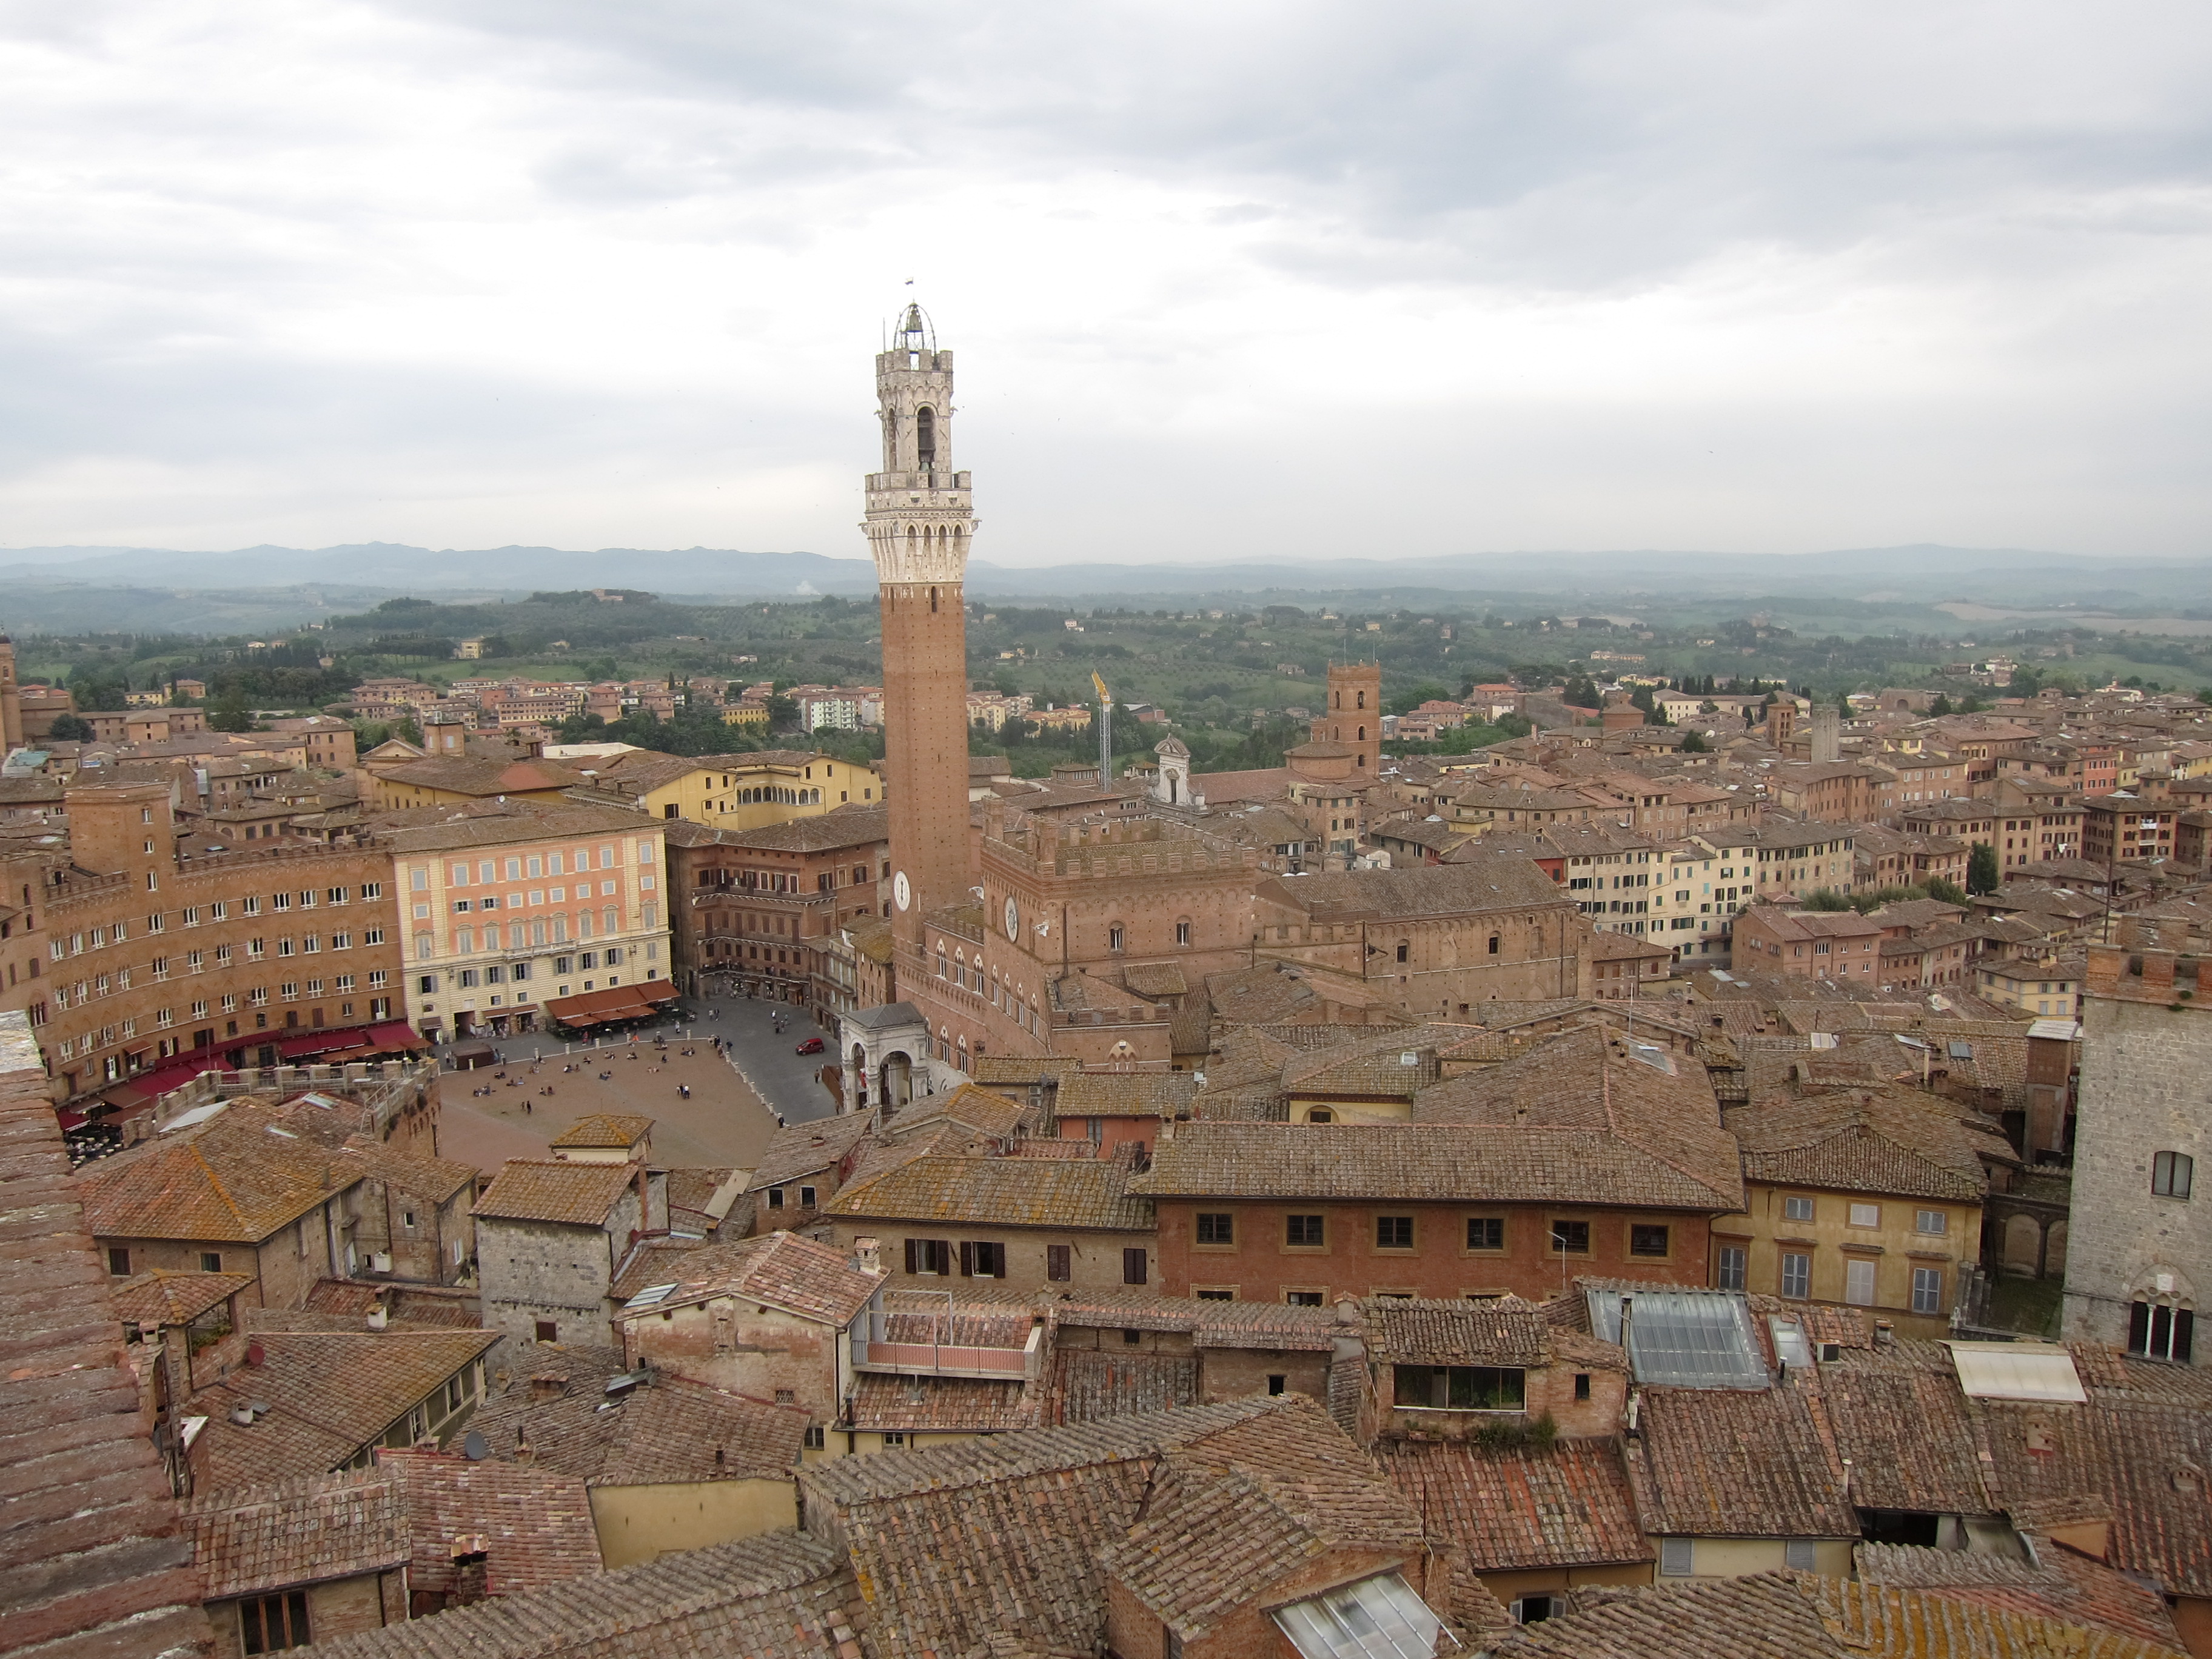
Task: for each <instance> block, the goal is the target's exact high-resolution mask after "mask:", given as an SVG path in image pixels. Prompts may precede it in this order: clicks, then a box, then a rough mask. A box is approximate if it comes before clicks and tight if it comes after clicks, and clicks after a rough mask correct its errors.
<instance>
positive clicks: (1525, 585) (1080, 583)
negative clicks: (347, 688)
mask: <svg viewBox="0 0 2212 1659" xmlns="http://www.w3.org/2000/svg"><path fill="white" fill-rule="evenodd" d="M599 586H641V587H647V588H650V589H651V590H653V592H658V593H661V594H665V595H669V596H671V597H685V598H690V599H790V598H793V597H794V596H804V595H806V594H811V593H837V594H845V595H859V594H865V593H868V592H872V591H873V590H874V587H875V572H874V569H873V567H872V565H871V564H870V563H869V562H868V561H867V560H866V559H864V558H842V559H841V558H828V557H825V556H823V555H821V554H817V553H804V552H788V553H759V552H744V551H739V550H730V549H723V548H706V547H690V548H682V549H675V550H657V549H648V548H600V549H598V550H592V551H577V550H568V549H562V548H550V547H495V548H482V549H471V550H454V549H434V548H425V547H411V546H406V545H403V544H397V543H391V542H367V543H359V544H349V545H345V546H340V547H322V548H312V549H302V548H290V547H274V546H265V545H264V546H259V547H247V548H240V549H237V550H233V551H228V552H222V553H206V552H197V553H195V552H183V551H179V550H173V549H167V548H125V547H24V548H14V549H0V623H5V624H7V625H9V626H14V627H52V628H82V627H87V626H94V625H102V626H107V627H112V628H118V629H144V628H149V627H158V626H164V625H166V626H167V627H169V628H173V629H213V630H220V629H254V628H265V627H276V626H279V625H282V623H283V621H284V619H286V618H298V617H311V616H313V614H315V613H316V612H317V611H326V610H330V609H334V608H344V607H347V606H351V605H360V604H362V603H364V602H366V603H374V601H375V600H376V599H380V598H386V597H389V596H391V595H393V594H400V593H416V594H422V595H426V596H428V595H438V596H441V597H443V596H447V595H459V594H471V595H484V596H493V595H499V594H506V595H510V596H512V595H516V594H521V593H526V592H531V591H532V590H538V589H546V588H574V587H599ZM968 586H969V589H970V590H971V591H972V592H975V594H977V595H978V596H979V597H984V598H988V599H995V600H1000V601H1006V602H1011V601H1014V600H1018V599H1037V600H1043V601H1047V602H1054V603H1073V602H1076V601H1079V600H1080V601H1087V602H1090V603H1093V604H1097V603H1109V604H1110V603H1121V604H1130V605H1134V604H1137V603H1139V602H1148V603H1166V604H1175V603H1182V604H1190V603H1193V602H1194V601H1196V600H1199V599H1206V598H1218V599H1235V598H1237V597H1239V596H1261V595H1265V596H1267V597H1269V598H1273V599H1281V600H1285V601H1287V602H1297V601H1298V600H1300V599H1308V600H1322V601H1335V602H1339V603H1352V604H1374V603H1376V602H1381V603H1384V604H1393V603H1395V604H1398V605H1423V604H1443V603H1449V602H1453V601H1458V602H1461V603H1465V602H1467V601H1468V600H1469V599H1475V598H1478V597H1481V596H1490V597H1492V598H1495V599H1498V600H1499V601H1501V602H1511V601H1513V600H1516V599H1518V600H1521V601H1523V602H1534V603H1538V604H1549V603H1552V602H1553V601H1555V600H1556V601H1558V602H1559V603H1561V604H1562V605H1563V607H1564V606H1565V605H1566V604H1568V603H1571V602H1577V601H1578V602H1581V603H1584V604H1591V603H1595V602H1596V601H1598V600H1600V599H1611V600H1614V601H1618V602H1620V603H1623V604H1626V605H1637V604H1638V602H1639V601H1640V600H1649V601H1650V602H1653V603H1659V602H1663V601H1667V600H1675V601H1682V600H1692V599H1695V600H1699V601H1704V602H1705V603H1706V604H1708V605H1710V604H1711V603H1714V602H1718V603H1723V604H1729V603H1733V602H1735V601H1738V600H1740V601H1741V603H1742V605H1743V606H1744V608H1745V609H1747V610H1749V609H1752V608H1754V607H1755V606H1756V605H1758V604H1759V602H1760V601H1761V598H1762V596H1765V597H1766V598H1768V599H1772V598H1775V597H1782V598H1797V599H1807V598H1812V597H1815V596H1821V597H1827V598H1832V599H1844V600H1854V601H1856V600H1861V599H1865V600H1874V601H1881V602H1884V603H1893V604H1899V605H1907V606H1925V605H1934V604H1937V603H1941V602H1943V601H1947V600H1981V601H2002V602H2005V603H2009V604H2015V605H2081V606H2084V607H2110V608H2121V609H2125V608H2130V607H2132V608H2136V609H2145V610H2152V611H2156V610H2173V609H2177V608H2187V607H2203V606H2207V605H2212V560H2208V559H2188V560H2181V559H2172V560H2167V559H2148V558H2134V557H2116V558H2109V559H2100V558H2089V557H2085V556H2081V555H2075V554H2064V553H2050V552H2039V551H2036V550H2032V549H2021V548H1968V547H1946V546H1940V545H1934V544H1926V545H1917V546H1909V547H1886V548H1850V549H1842V550H1834V551H1829V552H1821V553H1803V554H1755V553H1754V554H1745V553H1700V552H1694V551H1683V550H1664V549H1656V548H1655V549H1641V550H1605V551H1597V552H1573V551H1560V550H1549V551H1544V550H1539V551H1528V552H1510V553H1470V554H1467V555H1464V556H1452V557H1446V558H1413V559H1344V560H1336V561H1331V562H1326V563H1304V564H1295V563H1284V562H1279V561H1276V562H1265V563H1255V562H1214V563H1192V562H1184V563H1178V564H1067V565H1054V566H1048V567H1043V568H1015V567H1011V566H1005V565H998V564H994V563H991V562H988V561H987V560H978V561H976V562H975V563H973V564H972V565H970V566H969V581H968ZM95 596H98V597H97V599H96V600H95ZM94 615H96V616H97V617H98V618H99V619H100V620H99V622H98V623H94V622H92V621H88V620H86V618H87V617H91V616H94Z"/></svg>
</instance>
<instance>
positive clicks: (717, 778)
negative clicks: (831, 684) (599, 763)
mask: <svg viewBox="0 0 2212 1659" xmlns="http://www.w3.org/2000/svg"><path fill="white" fill-rule="evenodd" d="M604 775H605V778H606V780H607V781H609V782H611V783H615V784H617V785H619V786H622V787H625V788H632V787H634V788H635V791H636V795H635V799H637V800H638V802H639V803H640V804H641V805H643V807H644V808H645V811H646V814H647V817H656V818H688V819H689V820H690V821H691V822H692V823H703V824H706V825H708V826H709V827H711V828H713V829H734V830H744V829H765V828H767V827H768V826H769V825H770V824H774V823H789V822H790V821H791V820H793V818H806V817H819V816H820V815H821V814H823V813H824V812H831V811H836V809H837V808H838V807H840V806H874V805H880V804H881V803H882V801H883V799H884V781H883V776H882V775H881V774H880V773H879V772H878V771H877V770H876V769H874V768H873V767H871V766H866V765H860V764H856V763H854V762H851V761H842V760H837V759H836V758H834V757H830V756H828V755H823V754H819V753H817V752H815V751H813V750H793V749H763V750H756V751H754V752H751V753H748V754H738V755H702V756H698V757H689V758H687V757H678V756H673V755H625V756H623V757H619V759H618V761H617V763H612V764H610V765H609V766H607V767H606V768H605V773H604Z"/></svg>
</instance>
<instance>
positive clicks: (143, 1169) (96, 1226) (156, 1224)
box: [77, 1128, 365, 1244]
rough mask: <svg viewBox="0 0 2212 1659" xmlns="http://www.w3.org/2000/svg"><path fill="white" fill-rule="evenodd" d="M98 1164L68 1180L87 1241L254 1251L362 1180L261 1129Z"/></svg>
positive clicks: (344, 1166)
mask: <svg viewBox="0 0 2212 1659" xmlns="http://www.w3.org/2000/svg"><path fill="white" fill-rule="evenodd" d="M106 1163H107V1160H106V1159H104V1158H103V1159H100V1160H98V1161H96V1162H95V1163H94V1164H90V1165H89V1166H88V1167H87V1169H86V1170H84V1172H83V1173H82V1174H81V1175H79V1176H78V1177H77V1185H78V1192H79V1195H80V1197H81V1200H82V1203H83V1206H84V1215H85V1221H86V1224H87V1225H88V1226H89V1227H90V1228H91V1230H92V1233H93V1237H95V1238H171V1239H184V1240H205V1241H207V1242H208V1243H226V1244H258V1243H261V1242H262V1241H263V1240H264V1239H265V1238H268V1237H270V1236H271V1235H272V1234H274V1233H276V1232H277V1231H279V1230H280V1229H282V1228H284V1227H287V1226H289V1225H291V1224H292V1223H293V1222H294V1221H295V1220H297V1219H298V1218H300V1217H301V1216H302V1215H305V1214H306V1213H307V1212H308V1211H309V1210H312V1209H313V1208H314V1207H315V1206H317V1205H319V1204H320V1203H322V1202H323V1200H325V1199H326V1198H329V1197H331V1196H332V1195H333V1194H337V1193H342V1192H343V1191H345V1190H346V1189H347V1188H349V1187H353V1186H356V1185H357V1184H358V1183H359V1182H361V1180H362V1176H363V1175H364V1173H365V1172H364V1170H362V1167H361V1164H360V1161H359V1160H358V1159H348V1158H344V1157H343V1156H342V1155H340V1154H337V1153H334V1152H331V1151H330V1150H328V1149H326V1148H325V1147H323V1146H318V1145H317V1144H316V1143H314V1142H313V1141H310V1140H303V1139H297V1138H292V1139H286V1138H283V1137H281V1136H272V1135H270V1133H268V1132H267V1130H266V1129H261V1130H248V1129H243V1128H241V1129H228V1128H226V1129H224V1130H222V1131H219V1132H212V1133H204V1134H201V1135H198V1136H196V1137H195V1138H193V1139H191V1140H189V1141H186V1142H185V1143H184V1144H183V1145H182V1146H156V1147H155V1148H154V1149H153V1150H152V1151H150V1152H148V1153H146V1154H144V1155H143V1156H142V1157H139V1158H134V1159H132V1160H131V1161H130V1162H129V1163H127V1164H118V1165H114V1166H112V1167H108V1168H103V1167H102V1165H103V1164H106Z"/></svg>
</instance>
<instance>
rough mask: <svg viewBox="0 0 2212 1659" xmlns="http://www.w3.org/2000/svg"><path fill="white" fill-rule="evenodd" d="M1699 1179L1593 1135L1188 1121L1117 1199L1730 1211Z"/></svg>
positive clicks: (1720, 1188)
mask: <svg viewBox="0 0 2212 1659" xmlns="http://www.w3.org/2000/svg"><path fill="white" fill-rule="evenodd" d="M1716 1115H1717V1114H1716ZM1695 1133H1697V1134H1698V1137H1699V1139H1702V1138H1703V1136H1702V1132H1701V1131H1699V1132H1695ZM1715 1133H1716V1135H1717V1131H1716V1132H1715ZM1729 1145H1730V1146H1732V1145H1733V1143H1729ZM1706 1174H1707V1178H1706V1179H1700V1178H1699V1177H1698V1176H1693V1175H1692V1174H1689V1173H1686V1171H1684V1170H1681V1169H1680V1168H1678V1167H1676V1166H1674V1164H1670V1163H1668V1162H1667V1161H1666V1160H1664V1159H1662V1158H1656V1157H1654V1156H1652V1155H1651V1154H1650V1153H1649V1152H1645V1151H1644V1150H1643V1149H1642V1148H1640V1147H1638V1146H1634V1145H1632V1144H1630V1143H1629V1142H1628V1141H1626V1139H1623V1138H1621V1137H1620V1136H1618V1135H1614V1134H1612V1133H1607V1132H1605V1131H1602V1130H1595V1129H1572V1128H1565V1129H1563V1128H1555V1127H1548V1126H1541V1125H1539V1126H1534V1127H1504V1126H1500V1125H1486V1126H1482V1127H1460V1126H1456V1125H1448V1124H1430V1123H1362V1124H1303V1123H1301V1124H1278V1123H1212V1122H1205V1121H1198V1122H1193V1123H1186V1124H1183V1125H1182V1126H1181V1127H1180V1128H1179V1129H1178V1130H1177V1132H1176V1135H1175V1138H1174V1139H1166V1138H1165V1137H1163V1138H1162V1139H1161V1141H1160V1144H1159V1146H1158V1148H1157V1149H1156V1150H1155V1152H1153V1155H1152V1169H1151V1170H1150V1171H1149V1172H1148V1173H1147V1174H1145V1175H1141V1176H1133V1177H1132V1178H1131V1179H1130V1182H1129V1190H1130V1191H1131V1192H1132V1193H1138V1194H1146V1195H1147V1196H1155V1197H1166V1196H1182V1197H1205V1198H1215V1197H1219V1198H1232V1197H1246V1198H1322V1199H1380V1198H1389V1199H1406V1200H1413V1201H1417V1202H1419V1201H1442V1202H1460V1201H1483V1200H1514V1201H1516V1202H1522V1203H1530V1204H1542V1203H1558V1204H1622V1205H1638V1206H1652V1207H1658V1208H1666V1209H1680V1210H1705V1211H1718V1212H1727V1211H1733V1210H1738V1209H1741V1207H1742V1200H1741V1182H1735V1181H1725V1180H1724V1178H1723V1171H1721V1170H1719V1169H1717V1168H1714V1169H1712V1170H1709V1171H1707V1172H1706Z"/></svg>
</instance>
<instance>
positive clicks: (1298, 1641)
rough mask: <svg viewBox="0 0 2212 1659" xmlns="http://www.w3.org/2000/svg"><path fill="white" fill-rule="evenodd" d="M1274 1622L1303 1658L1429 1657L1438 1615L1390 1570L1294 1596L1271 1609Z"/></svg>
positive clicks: (1433, 1649)
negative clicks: (1301, 1597)
mask: <svg viewBox="0 0 2212 1659" xmlns="http://www.w3.org/2000/svg"><path fill="white" fill-rule="evenodd" d="M1275 1623H1276V1624H1277V1625H1278V1626H1280V1627H1281V1628H1282V1632H1283V1634H1284V1635H1285V1636H1287V1637H1289V1638H1291V1646H1293V1647H1295V1648H1297V1650H1298V1652H1299V1653H1300V1654H1301V1655H1302V1656H1304V1659H1434V1655H1435V1653H1436V1650H1437V1632H1440V1631H1443V1620H1441V1619H1439V1618H1438V1617H1437V1615H1436V1613H1434V1612H1433V1611H1432V1610H1431V1608H1430V1607H1429V1604H1428V1603H1427V1602H1425V1601H1423V1600H1421V1598H1420V1597H1419V1595H1415V1594H1414V1593H1413V1586H1412V1585H1410V1584H1408V1583H1407V1582H1406V1581H1405V1580H1404V1579H1403V1578H1401V1577H1399V1576H1398V1575H1397V1574H1396V1573H1395V1572H1386V1573H1382V1574H1379V1575H1377V1576H1376V1577H1373V1578H1363V1579H1361V1580H1360V1581H1359V1582H1358V1583H1356V1584H1346V1585H1345V1586H1344V1587H1343V1588H1342V1589H1333V1590H1331V1591H1329V1592H1328V1594H1327V1595H1316V1596H1315V1597H1313V1598H1312V1599H1311V1600H1310V1601H1293V1602H1291V1605H1290V1606H1288V1607H1279V1608H1278V1609H1276V1612H1275ZM1447 1633H1449V1632H1447ZM1452 1645H1453V1646H1455V1647H1456V1646H1458V1645H1459V1644H1457V1643H1456V1642H1454V1643H1453V1644H1452Z"/></svg>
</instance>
